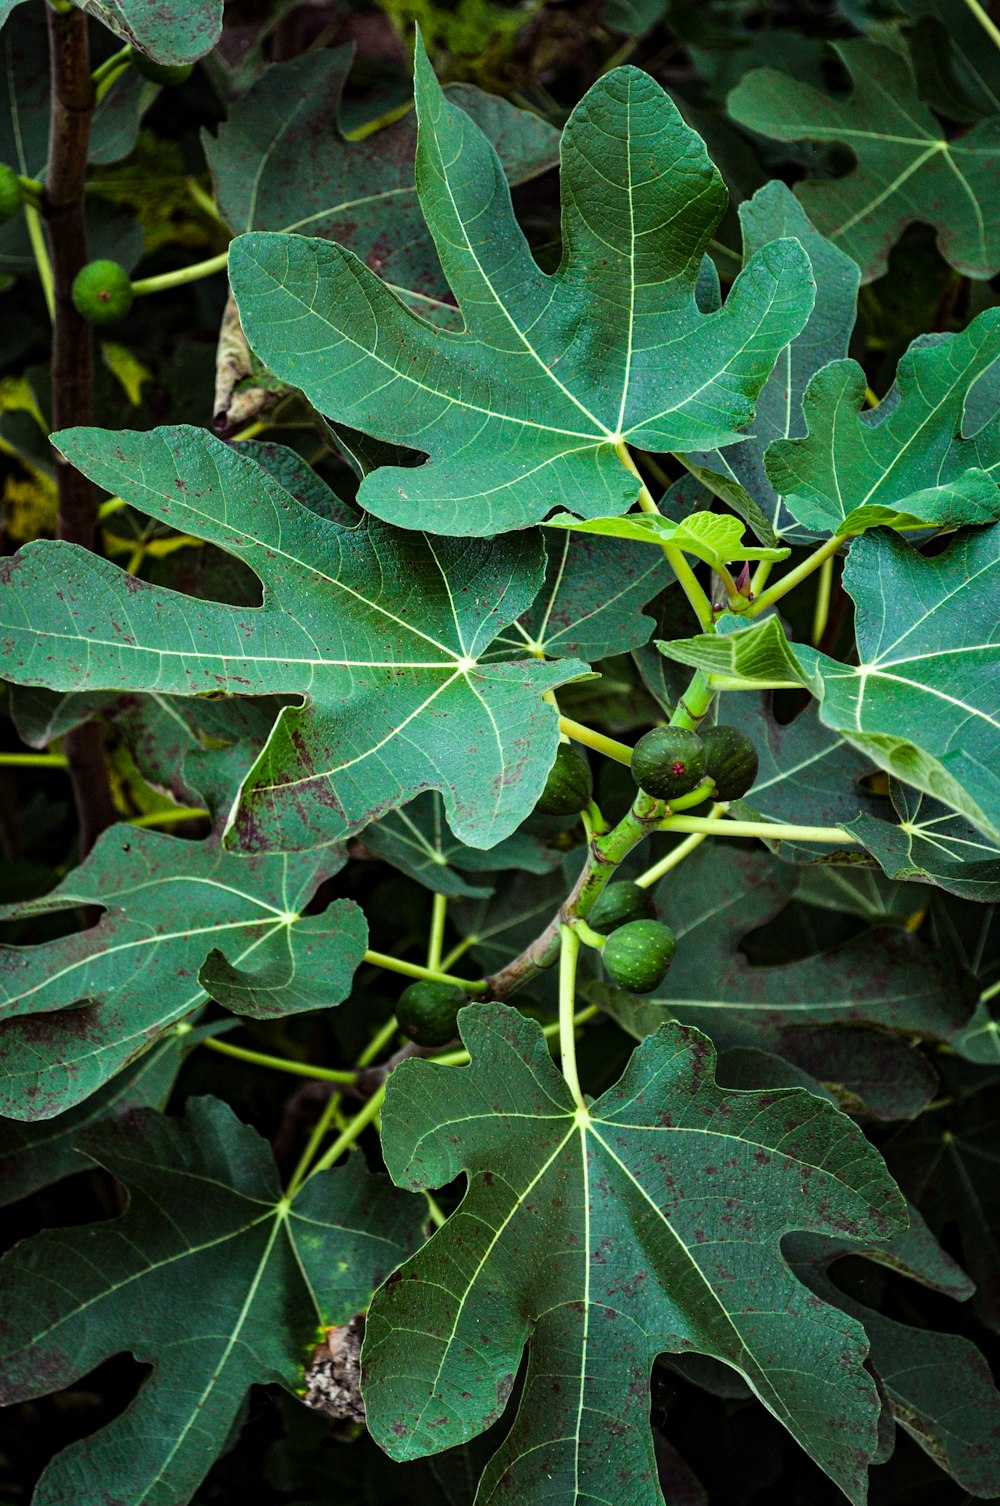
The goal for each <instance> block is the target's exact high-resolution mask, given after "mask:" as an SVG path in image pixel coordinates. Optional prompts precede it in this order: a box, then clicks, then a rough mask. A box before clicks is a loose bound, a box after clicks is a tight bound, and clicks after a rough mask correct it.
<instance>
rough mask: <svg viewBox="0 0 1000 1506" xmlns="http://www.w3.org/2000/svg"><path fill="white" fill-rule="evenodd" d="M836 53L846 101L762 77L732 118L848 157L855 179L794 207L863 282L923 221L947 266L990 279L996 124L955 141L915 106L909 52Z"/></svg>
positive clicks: (733, 101) (740, 95)
mask: <svg viewBox="0 0 1000 1506" xmlns="http://www.w3.org/2000/svg"><path fill="white" fill-rule="evenodd" d="M831 46H832V47H833V51H834V52H835V53H836V54H837V56H838V57H839V58H840V60H841V62H842V63H843V65H844V67H845V68H846V69H847V71H848V73H849V74H850V75H851V79H852V82H853V85H854V92H853V94H852V95H851V97H850V98H849V99H846V100H844V99H835V98H832V97H831V96H830V95H829V94H824V93H822V92H821V91H820V90H818V89H814V88H813V87H812V86H811V85H810V84H803V83H799V82H798V81H797V80H796V79H793V78H788V77H787V76H786V75H785V74H783V73H777V72H775V71H774V70H773V69H770V68H760V69H755V70H754V71H753V72H752V73H748V74H747V75H746V77H745V78H744V79H743V80H742V82H741V83H740V84H739V85H738V86H737V88H736V89H734V90H733V92H732V94H730V96H729V99H728V102H727V107H728V110H729V113H730V115H731V116H732V117H733V119H734V120H736V121H738V122H739V124H740V125H743V126H747V127H749V128H750V129H751V130H753V131H759V132H760V133H761V135H763V136H770V137H773V138H776V139H777V140H779V141H821V142H823V141H830V142H837V143H842V144H843V145H845V146H847V147H848V148H849V149H850V150H851V152H852V153H853V154H854V157H855V159H856V166H855V167H854V169H853V170H852V171H851V172H848V173H846V174H845V175H844V176H843V177H840V178H834V179H830V178H824V179H816V178H811V179H807V180H806V181H804V182H803V183H800V184H799V185H798V188H797V196H798V198H799V200H800V201H801V203H802V207H803V209H804V210H805V211H806V213H807V214H808V215H809V218H810V219H811V220H812V222H813V224H814V225H815V226H816V228H817V230H818V231H819V232H820V234H821V235H825V236H827V237H828V239H829V240H831V241H833V243H834V244H835V245H837V246H839V247H840V249H841V250H843V251H846V252H847V254H848V255H849V256H850V257H852V258H853V260H854V261H856V262H857V263H858V264H859V266H860V267H861V268H862V270H863V273H864V277H865V281H870V280H871V279H872V278H874V277H880V276H881V275H882V274H883V273H884V272H885V270H886V265H887V261H888V254H889V251H890V249H891V248H892V246H893V245H894V244H895V243H896V241H897V240H898V239H899V237H900V235H901V234H902V232H903V231H904V230H905V228H906V226H907V225H910V224H912V223H913V222H914V221H917V220H921V221H925V222H926V223H928V224H931V225H933V226H934V228H935V230H936V231H937V242H938V246H939V248H940V250H941V254H942V256H944V257H945V258H946V259H947V260H948V261H950V262H951V264H952V266H954V267H957V268H958V270H959V271H960V272H964V273H965V274H966V276H968V277H992V276H993V274H994V273H995V272H996V271H997V270H998V269H1000V205H998V203H997V196H996V194H995V192H994V187H995V173H996V158H997V152H998V151H1000V117H997V116H994V117H993V118H991V119H989V120H984V121H982V122H981V123H980V124H979V125H977V126H974V127H973V129H972V130H971V131H967V132H965V133H964V134H963V135H960V136H957V137H955V138H953V139H948V137H947V136H946V134H945V133H944V131H943V130H942V127H941V126H940V124H939V123H938V121H937V120H935V118H934V116H933V115H932V114H931V112H930V110H928V108H927V106H926V105H924V104H923V103H921V101H920V99H919V98H918V96H917V91H916V83H915V80H914V77H913V69H912V66H911V64H910V61H909V59H908V57H907V56H906V54H905V51H902V50H901V49H899V48H897V47H895V46H892V45H881V43H876V42H874V41H870V40H868V39H867V38H860V39H858V40H857V41H852V42H836V43H832V44H831Z"/></svg>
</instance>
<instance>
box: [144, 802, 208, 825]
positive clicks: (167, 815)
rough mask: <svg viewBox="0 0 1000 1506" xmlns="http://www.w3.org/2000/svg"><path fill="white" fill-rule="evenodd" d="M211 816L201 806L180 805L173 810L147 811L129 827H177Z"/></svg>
mask: <svg viewBox="0 0 1000 1506" xmlns="http://www.w3.org/2000/svg"><path fill="white" fill-rule="evenodd" d="M211 814H212V812H211V811H207V810H205V809H204V807H203V806H200V805H178V806H175V807H174V809H173V810H165V811H146V813H145V815H142V816H135V817H134V818H133V819H132V820H131V821H130V822H129V826H139V827H146V826H177V825H179V823H180V822H181V821H200V820H203V819H205V818H206V817H210V816H211Z"/></svg>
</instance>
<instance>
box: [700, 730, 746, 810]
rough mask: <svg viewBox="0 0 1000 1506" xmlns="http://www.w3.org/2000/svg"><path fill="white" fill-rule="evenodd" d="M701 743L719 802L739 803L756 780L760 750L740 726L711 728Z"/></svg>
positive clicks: (703, 734)
mask: <svg viewBox="0 0 1000 1506" xmlns="http://www.w3.org/2000/svg"><path fill="white" fill-rule="evenodd" d="M701 740H702V744H703V745H704V748H705V766H706V770H707V772H708V774H709V775H710V776H711V778H712V779H714V780H715V795H716V799H718V800H738V799H739V798H740V796H741V795H745V794H746V792H747V790H748V789H749V788H750V787H751V785H752V784H753V782H754V780H755V779H756V778H757V763H758V760H757V749H756V748H755V747H754V745H753V743H752V742H751V741H750V739H749V737H747V735H746V733H745V732H741V731H740V729H739V728H738V727H726V726H719V727H710V728H709V729H708V731H707V732H704V733H702V738H701Z"/></svg>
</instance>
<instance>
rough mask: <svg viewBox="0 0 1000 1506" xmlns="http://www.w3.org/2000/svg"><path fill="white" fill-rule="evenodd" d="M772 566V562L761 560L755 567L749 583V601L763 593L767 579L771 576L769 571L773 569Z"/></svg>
mask: <svg viewBox="0 0 1000 1506" xmlns="http://www.w3.org/2000/svg"><path fill="white" fill-rule="evenodd" d="M774 564H775V562H774V560H761V562H760V564H759V565H758V566H757V568H756V570H755V571H754V573H753V578H752V580H751V581H750V598H751V600H753V599H754V598H755V597H757V596H759V595H760V593H761V592H762V591H763V589H764V587H765V585H766V584H767V578H768V576H769V575H770V574H771V571H772V570H773V569H774Z"/></svg>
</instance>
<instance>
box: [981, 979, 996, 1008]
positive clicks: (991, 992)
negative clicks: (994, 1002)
mask: <svg viewBox="0 0 1000 1506" xmlns="http://www.w3.org/2000/svg"><path fill="white" fill-rule="evenodd" d="M997 994H1000V982H998V983H991V984H990V986H989V988H984V989H983V991H982V993H981V994H980V995H979V1002H980V1004H988V1003H989V1002H990V1000H991V999H995V998H996V996H997Z"/></svg>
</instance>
